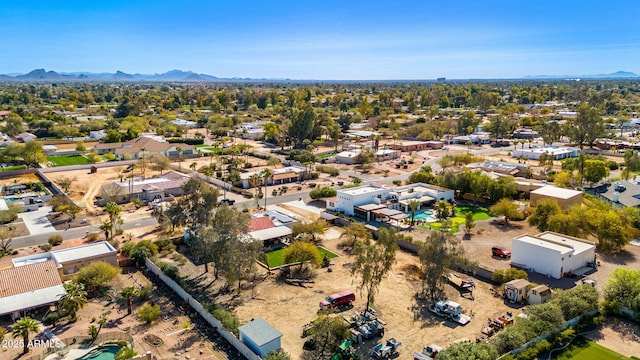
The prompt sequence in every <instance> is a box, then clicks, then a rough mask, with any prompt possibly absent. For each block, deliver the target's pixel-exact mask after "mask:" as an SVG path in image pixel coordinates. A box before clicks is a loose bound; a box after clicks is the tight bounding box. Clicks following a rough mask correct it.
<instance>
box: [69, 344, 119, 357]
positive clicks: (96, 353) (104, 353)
mask: <svg viewBox="0 0 640 360" xmlns="http://www.w3.org/2000/svg"><path fill="white" fill-rule="evenodd" d="M118 351H120V346H118V345H107V346H100V347H98V348H96V349H93V350H91V351H90V352H89V353H88V354H86V355H84V356H83V357H79V358H77V359H76V360H113V359H115V357H116V353H117V352H118Z"/></svg>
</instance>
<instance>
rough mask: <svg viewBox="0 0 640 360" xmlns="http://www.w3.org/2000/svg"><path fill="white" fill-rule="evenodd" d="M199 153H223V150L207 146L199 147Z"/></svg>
mask: <svg viewBox="0 0 640 360" xmlns="http://www.w3.org/2000/svg"><path fill="white" fill-rule="evenodd" d="M198 151H199V152H201V153H216V154H217V153H221V152H222V148H217V147H215V146H210V145H205V146H200V147H198Z"/></svg>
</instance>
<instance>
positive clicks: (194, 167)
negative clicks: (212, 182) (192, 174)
mask: <svg viewBox="0 0 640 360" xmlns="http://www.w3.org/2000/svg"><path fill="white" fill-rule="evenodd" d="M196 167H198V163H197V162H195V161H194V162H192V163H191V165H189V169H191V171H196Z"/></svg>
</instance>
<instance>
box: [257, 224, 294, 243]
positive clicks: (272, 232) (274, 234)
mask: <svg viewBox="0 0 640 360" xmlns="http://www.w3.org/2000/svg"><path fill="white" fill-rule="evenodd" d="M291 234H293V232H292V231H291V229H289V228H288V227H286V226H276V227H272V228H269V229H264V230H258V231H252V232H250V233H249V234H248V235H250V236H251V237H253V238H254V239H256V240H260V241H265V240H271V239H275V238H279V237H283V236H288V235H291Z"/></svg>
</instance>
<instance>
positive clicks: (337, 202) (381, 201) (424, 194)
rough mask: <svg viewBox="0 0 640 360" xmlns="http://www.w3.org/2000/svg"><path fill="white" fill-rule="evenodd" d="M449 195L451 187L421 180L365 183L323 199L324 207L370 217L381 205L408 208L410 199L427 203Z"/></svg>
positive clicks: (352, 214) (368, 219)
mask: <svg viewBox="0 0 640 360" xmlns="http://www.w3.org/2000/svg"><path fill="white" fill-rule="evenodd" d="M453 196H454V191H453V190H449V189H445V188H441V187H438V186H434V185H429V184H424V183H415V184H409V185H404V186H397V187H384V186H382V185H376V184H367V185H363V186H358V187H355V188H350V189H344V190H338V192H337V194H336V197H335V198H330V199H327V200H326V204H327V210H332V211H340V212H343V213H345V214H346V215H349V216H354V215H357V216H358V217H361V218H363V219H366V220H367V221H371V220H373V218H372V217H371V213H372V212H375V211H377V210H380V209H381V208H389V209H394V210H401V211H404V212H408V211H409V202H410V201H411V200H417V201H419V202H420V203H421V205H428V204H431V203H435V202H438V201H440V200H444V201H452V200H453Z"/></svg>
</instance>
